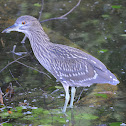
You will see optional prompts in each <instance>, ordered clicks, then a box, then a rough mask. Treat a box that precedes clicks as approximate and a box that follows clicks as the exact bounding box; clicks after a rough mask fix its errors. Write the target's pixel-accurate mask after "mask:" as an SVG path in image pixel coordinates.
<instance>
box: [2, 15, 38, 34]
mask: <svg viewBox="0 0 126 126" xmlns="http://www.w3.org/2000/svg"><path fill="white" fill-rule="evenodd" d="M39 26H40V23H39V21H38V20H37V19H36V18H35V17H32V16H29V15H25V16H21V17H19V18H18V19H17V20H16V22H15V23H14V25H12V26H10V27H8V28H6V29H5V30H3V31H2V33H10V32H11V31H18V32H22V33H25V34H27V33H28V32H29V31H34V30H35V29H38V28H40V27H39Z"/></svg>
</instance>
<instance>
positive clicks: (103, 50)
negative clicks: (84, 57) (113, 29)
mask: <svg viewBox="0 0 126 126" xmlns="http://www.w3.org/2000/svg"><path fill="white" fill-rule="evenodd" d="M98 52H99V53H105V52H108V49H101V50H99V51H98Z"/></svg>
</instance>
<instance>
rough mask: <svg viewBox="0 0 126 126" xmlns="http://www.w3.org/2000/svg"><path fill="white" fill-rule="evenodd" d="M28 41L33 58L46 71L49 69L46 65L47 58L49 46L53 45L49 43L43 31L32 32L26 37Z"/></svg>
mask: <svg viewBox="0 0 126 126" xmlns="http://www.w3.org/2000/svg"><path fill="white" fill-rule="evenodd" d="M27 37H28V38H29V40H30V43H31V47H32V50H33V53H34V55H35V57H36V58H37V59H38V61H39V62H40V64H41V65H43V66H44V67H45V68H46V69H47V70H48V71H50V69H51V68H50V67H49V64H48V62H47V61H48V58H49V46H50V45H51V44H53V43H51V42H50V40H49V38H48V36H47V34H46V33H45V32H44V31H43V29H39V30H36V31H35V30H34V31H33V32H31V33H30V34H28V36H27Z"/></svg>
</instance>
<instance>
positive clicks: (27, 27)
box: [2, 15, 119, 113]
mask: <svg viewBox="0 0 126 126" xmlns="http://www.w3.org/2000/svg"><path fill="white" fill-rule="evenodd" d="M11 31H17V32H22V33H24V34H25V35H26V36H27V37H28V39H29V41H30V44H31V48H32V50H33V53H34V55H35V57H36V58H37V60H38V61H39V63H40V64H41V65H42V66H43V67H44V68H45V69H46V70H47V71H49V72H50V73H51V74H52V75H53V76H54V77H55V78H56V79H57V80H58V81H59V82H61V84H62V85H63V87H64V90H65V93H66V95H65V103H64V106H63V109H62V112H63V113H65V112H66V108H67V106H68V102H69V101H70V105H69V107H70V108H73V102H74V97H75V92H76V87H89V86H91V85H92V84H95V83H101V84H105V83H109V84H111V85H117V84H118V83H119V80H118V79H117V78H116V76H115V75H114V74H113V73H111V72H110V70H108V69H107V67H106V66H105V65H104V64H103V63H102V62H101V61H100V60H98V59H97V58H95V57H93V56H92V55H90V54H88V53H85V52H84V51H82V50H79V49H77V48H73V47H70V46H66V45H62V44H56V43H52V42H51V41H50V39H49V37H48V35H47V34H46V33H45V32H44V30H43V28H42V26H41V24H40V22H39V21H38V20H37V18H35V17H33V16H29V15H24V16H20V17H19V18H17V20H16V21H15V23H14V24H13V25H12V26H10V27H8V28H6V29H5V30H3V31H2V33H10V32H11ZM70 87H71V98H70V94H69V88H70Z"/></svg>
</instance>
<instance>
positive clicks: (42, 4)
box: [38, 0, 44, 21]
mask: <svg viewBox="0 0 126 126" xmlns="http://www.w3.org/2000/svg"><path fill="white" fill-rule="evenodd" d="M43 6H44V0H42V3H41V10H40V12H39V18H38V20H39V21H40V19H41V16H42V11H43Z"/></svg>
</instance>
